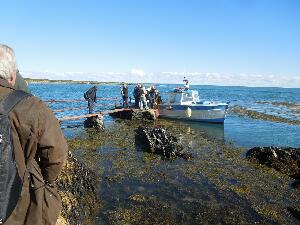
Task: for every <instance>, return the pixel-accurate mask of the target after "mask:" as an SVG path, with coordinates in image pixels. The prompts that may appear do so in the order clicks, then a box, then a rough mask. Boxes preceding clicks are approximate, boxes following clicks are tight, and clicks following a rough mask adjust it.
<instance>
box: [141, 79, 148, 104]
mask: <svg viewBox="0 0 300 225" xmlns="http://www.w3.org/2000/svg"><path fill="white" fill-rule="evenodd" d="M146 94H147V92H146V88H145V87H144V85H141V87H140V96H141V97H140V109H147V108H148V107H147V99H146Z"/></svg>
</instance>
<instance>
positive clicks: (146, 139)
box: [136, 127, 191, 159]
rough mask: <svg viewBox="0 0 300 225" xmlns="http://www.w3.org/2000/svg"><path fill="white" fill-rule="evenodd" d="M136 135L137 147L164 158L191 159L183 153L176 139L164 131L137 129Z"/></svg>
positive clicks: (158, 129)
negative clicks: (139, 146)
mask: <svg viewBox="0 0 300 225" xmlns="http://www.w3.org/2000/svg"><path fill="white" fill-rule="evenodd" d="M136 135H137V138H136V139H137V140H138V141H137V144H138V145H142V147H143V149H145V150H148V151H150V152H153V153H156V154H160V155H162V156H163V157H164V158H167V159H175V158H176V157H181V158H184V159H190V158H191V155H190V154H188V153H185V152H184V151H183V146H182V144H181V143H180V141H179V140H178V138H177V137H175V136H173V135H171V134H170V133H168V132H167V131H166V129H163V128H148V127H139V128H138V129H137V130H136Z"/></svg>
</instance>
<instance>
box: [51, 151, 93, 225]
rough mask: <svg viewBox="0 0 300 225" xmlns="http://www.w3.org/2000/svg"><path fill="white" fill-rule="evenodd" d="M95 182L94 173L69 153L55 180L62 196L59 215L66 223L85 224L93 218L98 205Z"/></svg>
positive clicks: (71, 224) (73, 224)
mask: <svg viewBox="0 0 300 225" xmlns="http://www.w3.org/2000/svg"><path fill="white" fill-rule="evenodd" d="M97 183H98V179H97V177H96V175H95V173H94V172H93V171H91V170H89V169H87V168H86V167H85V166H84V164H82V163H81V162H79V161H78V160H77V159H76V158H75V157H73V156H72V155H71V153H69V156H68V161H67V163H66V165H65V167H64V169H63V171H62V173H61V175H60V176H59V178H58V181H57V186H58V190H59V193H60V195H61V198H62V211H61V215H62V217H63V218H64V219H65V220H66V221H67V223H68V224H70V225H77V224H87V223H88V221H90V220H91V218H93V215H94V214H95V212H96V211H97V209H98V207H97V206H99V201H98V198H97V186H98V185H97ZM60 220H61V219H60Z"/></svg>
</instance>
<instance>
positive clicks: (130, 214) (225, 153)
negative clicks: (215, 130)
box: [69, 120, 300, 224]
mask: <svg viewBox="0 0 300 225" xmlns="http://www.w3.org/2000/svg"><path fill="white" fill-rule="evenodd" d="M139 125H141V123H136V122H132V121H118V120H117V121H116V122H114V123H112V124H110V126H108V127H107V128H106V129H105V131H100V132H94V131H84V132H83V133H81V134H80V135H78V137H73V138H72V139H70V140H69V146H70V149H71V150H72V151H73V153H74V154H75V155H76V156H77V157H78V158H79V159H80V160H82V161H83V162H84V163H85V164H86V165H87V166H88V167H89V168H91V169H93V170H94V171H96V173H97V176H98V178H99V192H98V193H99V199H100V203H99V204H100V210H99V212H98V213H97V215H95V216H94V219H93V221H94V223H95V224H299V221H297V220H296V219H295V218H294V217H292V216H291V215H290V214H289V213H288V211H287V209H286V208H287V207H288V206H294V205H300V199H299V194H298V193H297V190H295V189H292V188H291V187H290V186H289V183H290V182H291V178H289V177H288V176H286V175H283V174H281V173H279V172H277V171H275V170H273V169H269V168H267V167H264V166H259V165H256V164H252V163H250V162H248V161H247V160H246V159H245V158H244V153H245V151H246V149H243V148H236V147H234V146H233V145H230V144H224V142H222V141H220V140H217V139H210V138H209V137H207V136H206V135H205V134H204V133H203V132H201V130H199V129H193V128H192V127H190V126H187V125H186V124H185V123H180V122H178V121H176V122H174V121H168V120H157V121H156V122H155V123H146V122H145V123H144V125H145V126H161V127H164V128H166V129H167V130H168V131H169V132H171V133H172V134H173V135H175V136H177V137H179V139H180V140H181V142H182V144H183V146H184V150H185V151H186V152H188V153H191V154H192V156H193V157H192V159H190V160H184V159H180V158H178V159H175V160H166V159H163V158H161V156H159V155H155V154H152V153H148V152H145V151H142V149H141V148H140V146H139V145H138V144H137V139H138V137H137V136H136V134H135V129H136V128H137V127H138V126H139Z"/></svg>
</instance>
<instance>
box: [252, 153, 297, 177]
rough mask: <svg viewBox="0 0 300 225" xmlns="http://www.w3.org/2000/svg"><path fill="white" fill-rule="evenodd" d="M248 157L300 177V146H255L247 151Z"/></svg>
mask: <svg viewBox="0 0 300 225" xmlns="http://www.w3.org/2000/svg"><path fill="white" fill-rule="evenodd" d="M246 157H247V158H248V159H249V160H250V161H254V162H258V163H259V164H262V165H266V166H268V167H271V168H274V169H276V170H278V171H280V172H282V173H284V174H287V175H289V176H291V177H293V178H295V179H297V178H299V177H300V176H299V174H300V169H299V166H300V148H280V147H255V148H252V149H250V150H249V151H248V152H247V154H246Z"/></svg>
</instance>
